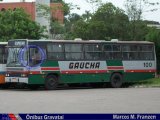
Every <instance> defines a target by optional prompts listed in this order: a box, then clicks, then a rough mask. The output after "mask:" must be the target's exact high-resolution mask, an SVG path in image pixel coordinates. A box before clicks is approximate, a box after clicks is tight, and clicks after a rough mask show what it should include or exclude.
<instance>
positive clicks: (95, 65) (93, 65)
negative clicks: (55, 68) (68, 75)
mask: <svg viewBox="0 0 160 120" xmlns="http://www.w3.org/2000/svg"><path fill="white" fill-rule="evenodd" d="M99 67H100V62H75V63H74V62H71V63H70V64H69V69H99Z"/></svg>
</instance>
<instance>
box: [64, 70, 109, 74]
mask: <svg viewBox="0 0 160 120" xmlns="http://www.w3.org/2000/svg"><path fill="white" fill-rule="evenodd" d="M106 72H107V70H70V71H68V70H66V71H65V70H63V71H61V73H62V74H76V73H106Z"/></svg>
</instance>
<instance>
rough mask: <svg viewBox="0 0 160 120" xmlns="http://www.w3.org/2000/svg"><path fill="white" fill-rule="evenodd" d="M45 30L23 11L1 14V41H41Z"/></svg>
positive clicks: (17, 10) (9, 11) (10, 11)
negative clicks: (22, 39)
mask: <svg viewBox="0 0 160 120" xmlns="http://www.w3.org/2000/svg"><path fill="white" fill-rule="evenodd" d="M44 30H45V28H44V27H41V26H40V25H39V24H37V23H36V22H34V21H32V20H31V18H30V16H29V15H28V14H26V13H25V11H24V10H23V9H16V10H15V11H12V10H6V11H3V12H0V36H1V37H0V41H7V40H9V39H20V38H26V39H40V38H41V37H47V36H45V35H44V34H43V32H44Z"/></svg>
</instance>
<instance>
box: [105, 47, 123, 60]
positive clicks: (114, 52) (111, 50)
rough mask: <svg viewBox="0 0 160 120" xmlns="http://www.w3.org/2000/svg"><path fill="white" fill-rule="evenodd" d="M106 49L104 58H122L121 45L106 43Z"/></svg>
mask: <svg viewBox="0 0 160 120" xmlns="http://www.w3.org/2000/svg"><path fill="white" fill-rule="evenodd" d="M103 50H104V58H105V59H108V60H113V59H115V60H116V59H118V60H119V59H121V58H122V54H121V46H120V45H113V44H106V45H104V47H103Z"/></svg>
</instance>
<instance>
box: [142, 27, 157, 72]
mask: <svg viewBox="0 0 160 120" xmlns="http://www.w3.org/2000/svg"><path fill="white" fill-rule="evenodd" d="M145 37H146V40H147V41H151V42H154V43H155V48H156V54H157V66H158V70H160V39H159V38H160V29H156V28H154V27H152V28H149V32H148V34H147V35H146V36H145Z"/></svg>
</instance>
